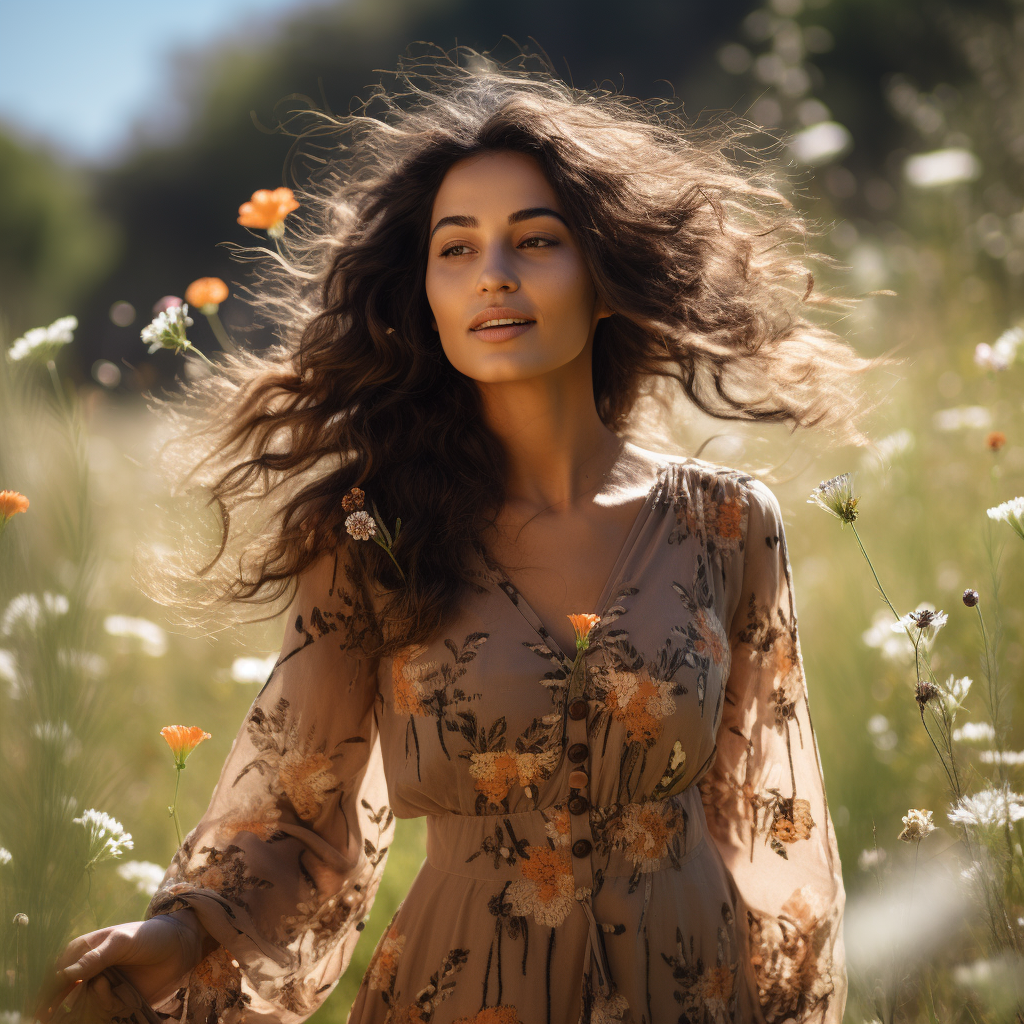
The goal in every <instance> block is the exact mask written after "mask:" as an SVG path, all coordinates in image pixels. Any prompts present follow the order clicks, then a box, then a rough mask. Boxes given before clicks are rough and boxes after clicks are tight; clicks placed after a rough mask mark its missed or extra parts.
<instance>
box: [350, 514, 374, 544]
mask: <svg viewBox="0 0 1024 1024" xmlns="http://www.w3.org/2000/svg"><path fill="white" fill-rule="evenodd" d="M345 529H346V530H347V531H348V534H349V536H350V537H355V539H356V540H370V539H371V538H373V537H376V536H377V526H376V524H375V523H374V521H373V516H371V515H370V513H369V512H363V511H359V512H353V513H352V514H351V515H349V516H346V517H345Z"/></svg>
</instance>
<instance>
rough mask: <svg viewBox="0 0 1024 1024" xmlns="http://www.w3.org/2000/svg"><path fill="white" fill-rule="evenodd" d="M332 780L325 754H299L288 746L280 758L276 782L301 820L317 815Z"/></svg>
mask: <svg viewBox="0 0 1024 1024" xmlns="http://www.w3.org/2000/svg"><path fill="white" fill-rule="evenodd" d="M336 781H337V780H336V779H335V777H334V772H333V770H332V765H331V759H330V758H329V757H328V756H327V755H326V754H319V753H314V754H306V755H303V754H302V753H301V752H300V751H298V750H289V751H288V753H286V754H285V755H284V757H283V758H282V759H281V767H280V774H279V775H278V785H279V786H280V787H281V789H282V790H283V791H284V792H285V794H286V795H287V797H288V798H289V799H290V800H291V802H292V804H293V805H294V807H295V813H296V814H298V816H299V817H300V818H302V820H303V821H313V820H314V819H315V818H317V817H319V815H320V811H321V810H322V809H323V805H324V801H325V800H326V799H327V794H328V793H330V792H331V790H332V789H333V788H334V786H335V783H336Z"/></svg>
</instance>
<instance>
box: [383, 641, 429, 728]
mask: <svg viewBox="0 0 1024 1024" xmlns="http://www.w3.org/2000/svg"><path fill="white" fill-rule="evenodd" d="M425 651H426V648H425V647H424V646H422V645H417V646H415V647H410V648H408V649H407V650H405V651H402V652H401V653H400V654H396V655H395V658H394V660H393V661H392V662H391V689H392V694H393V699H394V705H395V707H394V709H395V714H396V715H420V716H423V715H426V714H427V709H426V707H424V704H423V698H424V696H425V692H424V688H423V681H424V679H425V678H428V677H429V676H431V675H432V674H433V673H434V672H436V671H437V669H438V663H437V662H436V661H427V662H424V663H423V664H422V665H416V664H413V662H415V660H416V659H417V658H419V657H421V656H422V655H423V653H424V652H425Z"/></svg>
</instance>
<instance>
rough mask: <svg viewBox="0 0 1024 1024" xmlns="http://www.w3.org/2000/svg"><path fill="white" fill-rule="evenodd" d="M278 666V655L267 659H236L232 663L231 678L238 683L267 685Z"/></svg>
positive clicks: (269, 655)
mask: <svg viewBox="0 0 1024 1024" xmlns="http://www.w3.org/2000/svg"><path fill="white" fill-rule="evenodd" d="M276 664H277V655H276V654H268V655H267V656H266V657H265V658H252V657H250V658H235V660H234V661H233V662H231V678H232V679H233V680H234V681H235V682H236V683H260V684H262V683H265V682H266V681H267V680H268V679H269V678H270V673H271V672H272V671H273V670H274V666H275V665H276Z"/></svg>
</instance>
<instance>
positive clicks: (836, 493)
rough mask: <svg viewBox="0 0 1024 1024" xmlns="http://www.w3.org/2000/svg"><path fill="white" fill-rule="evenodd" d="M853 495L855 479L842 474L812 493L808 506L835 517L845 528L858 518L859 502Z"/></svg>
mask: <svg viewBox="0 0 1024 1024" xmlns="http://www.w3.org/2000/svg"><path fill="white" fill-rule="evenodd" d="M859 500H860V499H859V498H857V497H856V496H855V495H854V493H853V477H852V476H851V475H850V474H849V473H840V474H839V476H834V477H832V479H831V480H823V481H822V482H821V483H820V484H818V486H817V487H815V488H814V490H813V491H811V496H810V497H809V498H808V499H807V504H808V505H817V506H818V508H821V509H824V510H825V511H826V512H828V514H829V515H832V516H835V517H836V519H838V520H839V521H840V522H841V523H842V524H843V525H844V526H845V525H846V524H847V523H852V522H853V521H854V520H855V519H856V518H857V502H858V501H859Z"/></svg>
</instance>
